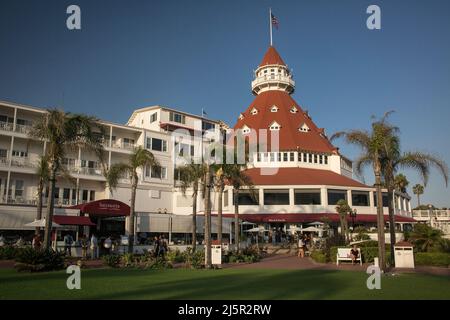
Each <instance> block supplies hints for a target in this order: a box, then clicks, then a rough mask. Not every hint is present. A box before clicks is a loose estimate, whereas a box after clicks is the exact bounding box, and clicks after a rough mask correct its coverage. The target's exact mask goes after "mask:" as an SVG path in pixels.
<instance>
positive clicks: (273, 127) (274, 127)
mask: <svg viewBox="0 0 450 320" xmlns="http://www.w3.org/2000/svg"><path fill="white" fill-rule="evenodd" d="M280 128H281V126H280V125H279V124H278V123H277V122H276V121H274V122H272V124H271V125H270V127H269V129H270V131H278V130H280Z"/></svg>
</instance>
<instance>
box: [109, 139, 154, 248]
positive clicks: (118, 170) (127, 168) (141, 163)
mask: <svg viewBox="0 0 450 320" xmlns="http://www.w3.org/2000/svg"><path fill="white" fill-rule="evenodd" d="M146 167H150V168H151V170H156V171H159V170H161V167H160V165H159V162H158V160H157V159H156V158H155V156H154V155H153V153H151V152H150V151H148V150H147V149H144V148H143V147H142V146H139V147H137V148H135V149H134V150H133V153H132V154H131V155H130V158H129V159H128V162H127V163H117V164H114V165H112V166H111V168H110V169H109V170H108V174H107V183H108V185H109V187H110V188H111V189H112V190H114V189H115V188H116V187H117V185H118V183H119V180H120V178H122V177H123V176H128V177H130V179H131V200H130V218H129V222H128V223H129V224H128V230H129V234H128V252H129V253H133V245H134V241H135V233H134V223H135V215H136V214H135V206H136V190H137V186H138V183H139V172H138V171H139V170H140V171H141V172H142V173H143V172H144V171H145V168H146Z"/></svg>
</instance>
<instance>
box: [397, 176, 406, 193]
mask: <svg viewBox="0 0 450 320" xmlns="http://www.w3.org/2000/svg"><path fill="white" fill-rule="evenodd" d="M408 185H409V181H408V179H407V178H406V176H405V175H404V174H401V173H399V174H397V175H396V176H395V178H394V186H395V190H397V191H399V192H402V193H406V188H407V187H408Z"/></svg>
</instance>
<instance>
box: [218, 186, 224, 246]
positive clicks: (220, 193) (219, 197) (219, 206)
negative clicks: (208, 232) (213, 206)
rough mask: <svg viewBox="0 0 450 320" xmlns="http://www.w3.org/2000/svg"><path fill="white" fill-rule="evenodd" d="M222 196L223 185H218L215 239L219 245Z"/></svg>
mask: <svg viewBox="0 0 450 320" xmlns="http://www.w3.org/2000/svg"><path fill="white" fill-rule="evenodd" d="M222 198H223V187H222V186H220V187H219V196H218V199H217V202H218V207H217V240H218V242H219V244H220V245H222Z"/></svg>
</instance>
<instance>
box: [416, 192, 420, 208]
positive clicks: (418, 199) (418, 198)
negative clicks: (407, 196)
mask: <svg viewBox="0 0 450 320" xmlns="http://www.w3.org/2000/svg"><path fill="white" fill-rule="evenodd" d="M417 206H418V207H420V194H417Z"/></svg>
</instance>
